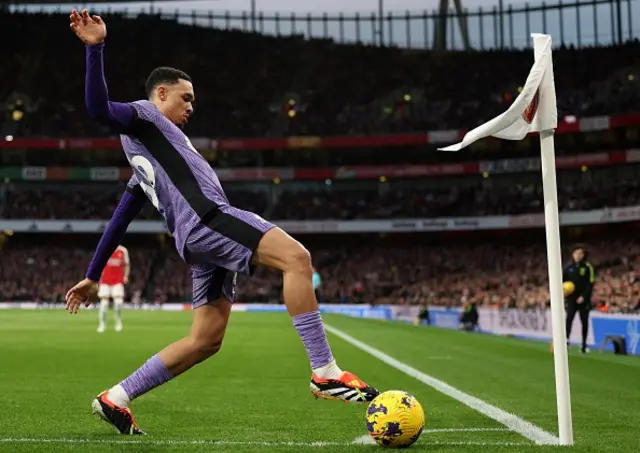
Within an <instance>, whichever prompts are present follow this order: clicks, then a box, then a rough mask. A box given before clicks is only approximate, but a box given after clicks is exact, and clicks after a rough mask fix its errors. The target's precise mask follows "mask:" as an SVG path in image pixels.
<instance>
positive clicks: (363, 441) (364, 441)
mask: <svg viewBox="0 0 640 453" xmlns="http://www.w3.org/2000/svg"><path fill="white" fill-rule="evenodd" d="M428 443H429V445H430V446H440V447H464V446H478V447H486V446H495V447H515V446H518V447H526V446H527V445H528V446H530V447H533V444H530V443H524V442H481V441H480V442H473V441H472V442H464V441H459V442H456V441H452V442H441V441H431V440H429V441H428ZM351 444H352V445H376V441H375V440H373V438H372V437H371V436H369V435H368V434H365V435H364V436H360V437H358V438H356V439H355V440H354V441H353V442H351Z"/></svg>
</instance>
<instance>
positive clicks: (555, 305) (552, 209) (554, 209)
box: [534, 36, 573, 445]
mask: <svg viewBox="0 0 640 453" xmlns="http://www.w3.org/2000/svg"><path fill="white" fill-rule="evenodd" d="M534 42H535V36H534ZM539 52H541V48H540V46H536V45H534V54H535V55H536V56H537V55H538V53H539ZM549 65H550V66H549V67H548V68H547V70H546V71H545V75H544V77H543V80H542V84H541V87H540V114H542V113H544V112H545V111H549V109H548V108H545V105H544V103H548V104H549V106H551V104H552V108H553V110H554V112H555V114H556V121H555V123H556V124H555V125H557V108H556V90H555V83H554V80H553V61H552V60H551V59H550V62H549ZM545 122H546V119H545V118H540V124H541V125H542V126H543V127H544V123H545ZM554 129H555V127H554V128H551V129H547V128H546V127H544V128H541V129H540V157H541V162H542V190H543V193H544V225H545V233H546V236H547V266H548V270H549V296H550V299H551V324H552V329H553V351H554V352H553V361H554V366H555V376H556V403H557V408H558V431H559V434H560V436H559V437H560V445H573V424H572V417H571V390H570V384H569V360H568V357H567V330H566V327H565V319H566V318H565V311H564V294H563V289H562V254H561V250H560V215H559V213H558V184H557V179H556V150H555V143H554V139H553V135H554Z"/></svg>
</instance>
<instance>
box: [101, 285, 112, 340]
mask: <svg viewBox="0 0 640 453" xmlns="http://www.w3.org/2000/svg"><path fill="white" fill-rule="evenodd" d="M109 297H111V290H110V287H109V285H105V284H103V283H100V287H99V288H98V299H100V308H99V313H98V333H102V332H104V330H105V329H106V327H107V311H108V310H109Z"/></svg>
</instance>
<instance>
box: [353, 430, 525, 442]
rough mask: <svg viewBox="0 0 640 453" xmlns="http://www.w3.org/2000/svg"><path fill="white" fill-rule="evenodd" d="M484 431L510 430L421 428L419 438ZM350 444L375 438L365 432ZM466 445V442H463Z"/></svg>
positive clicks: (370, 440)
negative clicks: (431, 435) (440, 434)
mask: <svg viewBox="0 0 640 453" xmlns="http://www.w3.org/2000/svg"><path fill="white" fill-rule="evenodd" d="M482 431H484V432H486V431H492V432H493V431H508V432H511V430H509V429H507V428H434V429H423V430H422V435H421V436H420V438H421V439H422V438H423V437H424V435H425V434H435V433H472V432H482ZM351 443H352V444H363V445H375V443H376V442H375V440H373V438H372V437H371V436H370V435H368V434H365V435H364V436H358V437H356V438H355V439H354V441H353V442H351ZM429 443H430V444H431V443H432V442H431V441H429ZM465 445H466V444H465ZM492 445H495V444H492ZM518 445H529V444H524V443H518Z"/></svg>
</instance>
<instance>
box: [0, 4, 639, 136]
mask: <svg viewBox="0 0 640 453" xmlns="http://www.w3.org/2000/svg"><path fill="white" fill-rule="evenodd" d="M104 19H105V21H106V23H107V24H108V27H109V38H108V44H107V50H106V73H107V80H108V82H109V87H110V95H111V98H112V99H114V100H120V101H123V100H132V99H138V98H141V97H143V93H144V90H143V86H144V80H145V77H146V75H147V74H148V73H149V72H150V71H151V69H153V68H154V67H156V66H160V65H171V66H175V67H179V68H182V69H184V70H185V71H187V72H188V73H189V74H190V75H191V76H192V78H193V80H194V82H195V87H196V93H197V109H196V112H199V111H202V112H204V113H203V114H202V115H198V114H196V115H195V116H194V117H193V118H192V120H191V121H190V124H189V128H188V131H189V134H190V135H191V136H207V137H249V136H252V137H256V136H263V137H266V136H285V135H306V134H312V135H331V134H353V133H357V134H370V133H381V132H406V131H424V130H444V129H452V128H462V127H469V126H475V125H477V124H478V123H479V122H481V121H485V120H487V119H489V118H491V117H493V116H495V115H496V114H499V113H501V112H502V111H504V108H505V105H508V104H509V103H510V102H511V101H512V100H513V99H514V98H515V96H516V95H517V94H518V89H519V87H520V86H521V85H522V84H523V82H524V78H525V76H526V74H527V73H528V71H529V68H530V66H531V63H532V57H531V51H530V50H527V51H509V50H504V51H497V50H496V51H492V52H473V51H472V52H453V53H444V54H442V53H437V52H428V51H407V50H405V49H400V48H395V47H390V48H381V47H375V46H365V45H359V44H358V45H355V44H349V45H343V44H336V43H335V42H333V41H331V40H328V39H315V40H305V39H304V38H303V37H302V36H288V37H275V36H266V35H260V34H257V33H246V32H241V31H238V30H231V31H226V30H220V29H212V28H206V27H195V26H189V25H184V24H180V23H178V22H177V21H172V20H161V19H160V18H158V17H154V16H139V17H138V18H135V19H129V18H125V17H121V16H118V15H110V16H104ZM20 35H26V36H30V39H29V40H15V39H14V38H15V36H20ZM176 36H179V37H180V38H179V39H176ZM0 39H1V40H2V42H11V43H12V45H11V46H2V47H1V48H0V59H1V60H2V61H3V65H2V68H0V93H2V96H3V98H2V100H1V101H2V104H0V105H2V106H3V107H4V108H3V110H5V111H6V113H7V115H3V116H4V117H5V121H4V122H3V123H2V124H0V126H1V127H0V132H1V133H2V135H3V136H6V135H13V136H22V137H24V136H100V135H110V132H109V131H108V130H106V129H105V128H104V127H102V126H100V125H96V124H95V123H94V122H93V121H91V120H90V119H89V118H88V117H87V115H86V114H85V108H84V99H83V93H84V88H83V87H84V65H85V61H84V52H83V49H82V46H81V45H79V43H78V42H77V39H75V38H74V37H73V36H72V34H71V33H69V30H68V17H67V16H66V15H48V14H32V15H29V16H27V17H24V16H22V15H21V14H20V13H15V14H1V15H0ZM34 42H37V43H38V45H32V43H34ZM133 42H135V46H134V45H131V43H133ZM639 50H640V43H639V42H638V41H633V42H629V43H626V44H625V45H622V46H616V47H598V48H584V49H558V50H557V51H556V52H555V53H554V67H555V81H556V85H557V92H558V94H559V100H558V102H559V109H560V115H561V117H563V116H564V115H576V116H584V115H587V116H593V115H598V114H616V113H620V112H628V111H630V110H633V109H635V108H636V107H637V105H638V101H639V100H640V97H639V92H640V90H639V88H638V87H639V85H640V74H639V73H638V65H639V58H640V57H639V55H640V51H639ZM53 55H54V56H55V58H52V56H53ZM141 55H144V58H140V56H141ZM203 55H209V56H211V55H214V56H215V57H212V58H202V56H203ZM497 68H500V69H499V71H500V77H496V70H498V69H497ZM211 74H215V79H214V81H213V82H211V77H210V75H211ZM436 81H437V83H436ZM209 83H213V85H207V84H209ZM198 87H201V88H198ZM478 87H482V89H478ZM290 111H293V112H295V114H294V113H292V112H290Z"/></svg>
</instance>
